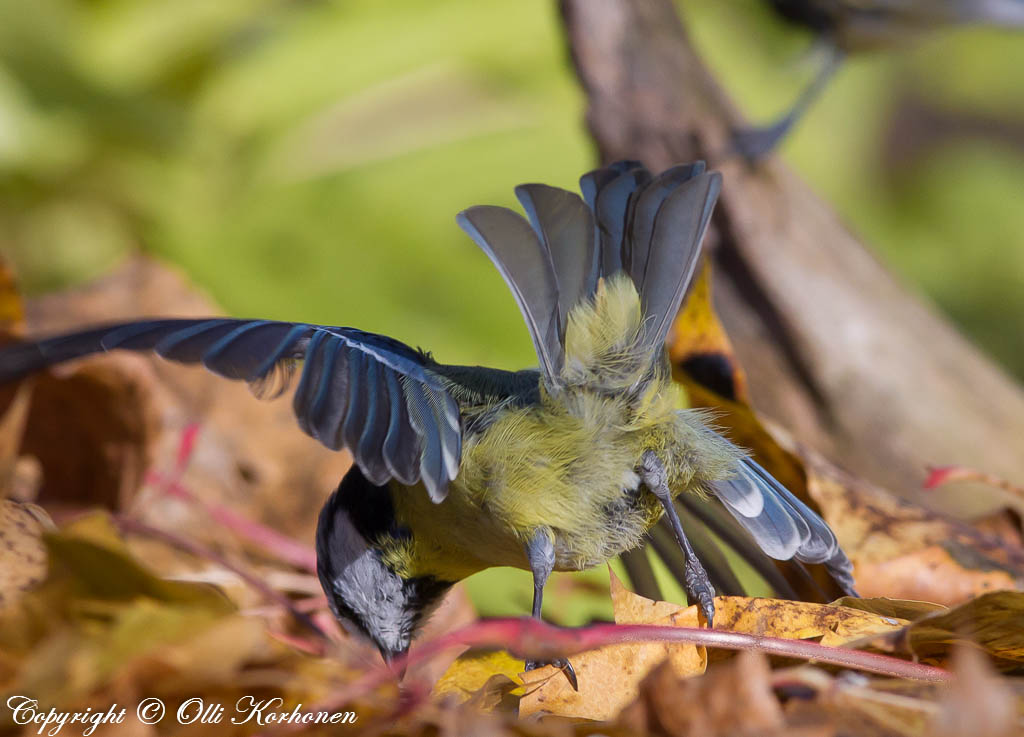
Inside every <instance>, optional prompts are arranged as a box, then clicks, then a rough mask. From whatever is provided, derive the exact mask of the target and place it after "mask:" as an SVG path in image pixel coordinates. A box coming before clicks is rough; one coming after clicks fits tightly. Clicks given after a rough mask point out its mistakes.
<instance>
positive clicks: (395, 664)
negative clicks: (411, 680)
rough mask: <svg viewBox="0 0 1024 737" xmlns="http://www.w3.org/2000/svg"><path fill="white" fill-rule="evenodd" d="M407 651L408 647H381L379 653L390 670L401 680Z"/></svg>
mask: <svg viewBox="0 0 1024 737" xmlns="http://www.w3.org/2000/svg"><path fill="white" fill-rule="evenodd" d="M408 652H409V648H405V649H404V650H387V649H384V648H381V651H380V654H381V657H383V658H384V662H385V663H387V664H388V667H389V668H391V670H392V672H393V673H394V674H395V675H396V676H398V680H399V681H401V680H402V679H403V678H405V669H406V665H405V656H406V654H407V653H408Z"/></svg>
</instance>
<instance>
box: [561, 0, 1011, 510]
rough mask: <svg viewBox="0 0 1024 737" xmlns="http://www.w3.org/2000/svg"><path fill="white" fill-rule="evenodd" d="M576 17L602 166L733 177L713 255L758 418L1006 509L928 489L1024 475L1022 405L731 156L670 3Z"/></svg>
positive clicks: (939, 500) (905, 293)
mask: <svg viewBox="0 0 1024 737" xmlns="http://www.w3.org/2000/svg"><path fill="white" fill-rule="evenodd" d="M562 14H563V18H564V22H565V27H566V32H567V35H568V39H569V45H570V49H571V54H572V58H573V62H574V63H575V66H576V70H577V73H578V75H579V77H580V80H581V81H582V84H583V87H584V89H585V90H586V92H587V95H588V97H589V110H588V114H587V120H588V123H589V126H590V129H591V132H592V134H593V137H594V139H595V141H596V143H597V147H598V150H599V152H600V155H601V158H602V159H603V160H605V161H610V160H614V159H621V158H634V159H636V158H638V159H641V160H643V161H644V162H645V163H646V164H647V165H648V166H649V167H650V168H651V169H652V170H658V169H663V168H665V167H667V166H670V165H672V164H675V163H679V162H682V161H689V160H693V159H705V160H707V161H708V162H709V163H710V164H711V165H712V166H714V167H715V168H718V169H719V170H721V171H722V173H723V175H724V177H725V183H724V187H723V191H722V196H721V200H720V202H719V205H718V208H717V210H716V213H715V216H714V220H713V224H712V230H711V232H710V233H709V236H708V241H707V245H708V246H709V248H710V252H711V254H712V258H713V261H714V266H715V305H716V308H717V309H718V311H719V315H720V316H721V318H722V320H723V322H724V323H725V327H726V329H727V331H728V333H729V335H730V337H731V338H732V339H733V342H734V344H735V347H736V351H737V353H738V355H739V358H740V360H741V362H742V364H743V366H744V367H745V368H746V370H747V373H748V376H749V381H750V394H751V399H752V403H753V405H754V407H755V408H756V409H757V410H758V411H759V412H760V413H761V414H762V415H763V416H765V417H767V418H769V419H771V420H772V421H774V422H777V423H779V424H781V425H783V426H784V427H785V428H786V429H787V430H788V431H789V432H791V433H792V434H793V435H794V436H795V437H796V438H797V439H798V440H799V441H801V442H802V443H806V444H807V445H810V446H811V447H814V448H816V449H818V450H820V451H821V452H823V453H824V454H825V455H826V456H828V457H830V458H831V459H832V460H834V461H835V462H837V463H838V464H839V465H841V466H844V467H846V468H847V469H849V470H851V471H853V472H855V473H856V474H858V475H860V476H862V477H864V478H866V479H868V480H871V481H873V482H875V483H877V484H880V485H882V486H885V487H887V488H888V489H890V490H892V491H893V492H894V493H896V494H899V495H900V496H902V497H904V498H907V499H911V500H914V501H918V502H923V503H926V504H927V505H929V506H932V507H934V508H938V509H940V510H943V511H947V512H951V513H954V514H958V515H960V516H969V515H975V514H981V513H984V512H986V511H989V510H991V509H992V508H994V507H995V506H997V505H998V504H1000V503H1005V498H1003V497H1000V496H998V493H997V492H995V491H993V490H992V489H990V488H987V487H977V488H971V489H968V488H967V487H966V486H963V485H957V486H954V487H950V488H949V489H941V490H939V491H937V492H931V493H930V494H928V495H927V496H926V495H925V494H924V493H923V492H922V491H921V483H922V481H923V479H924V478H925V467H926V466H927V465H946V464H963V465H968V466H973V467H977V468H980V469H984V470H986V471H989V472H991V473H994V474H997V475H1001V476H1004V477H1006V478H1009V479H1012V480H1017V481H1021V480H1024V452H1022V450H1024V448H1022V445H1024V393H1022V392H1021V390H1020V388H1019V387H1018V386H1017V385H1016V384H1015V383H1014V382H1013V381H1012V380H1011V379H1010V378H1009V377H1008V376H1007V375H1006V374H1005V373H1004V372H1002V371H1001V370H1000V369H999V368H998V367H997V366H995V365H994V364H993V363H992V362H991V361H990V360H989V359H987V358H986V357H985V356H983V355H981V354H980V353H979V352H978V351H977V350H976V349H975V348H974V347H973V346H971V345H970V344H969V343H968V342H967V341H966V340H965V339H964V338H963V337H961V336H960V335H959V334H958V333H957V332H956V331H955V330H954V329H953V328H952V327H951V326H950V324H949V323H948V322H947V321H946V320H945V319H944V318H943V317H941V316H940V315H939V314H938V313H937V312H936V311H935V309H934V308H933V307H931V306H930V305H928V304H926V303H925V302H924V301H923V300H922V299H921V297H920V296H919V295H917V294H915V293H913V292H912V291H911V290H909V289H908V288H907V286H906V285H904V284H901V283H900V282H899V281H898V280H896V279H895V278H894V277H893V276H892V275H891V274H889V273H888V272H887V271H886V270H885V269H884V268H883V267H882V265H881V264H880V263H879V262H878V261H877V260H876V259H875V257H874V256H873V255H872V254H871V252H870V251H869V250H868V249H867V248H866V247H865V246H864V245H863V244H862V243H861V242H859V241H858V239H857V238H856V237H855V236H854V235H852V234H851V233H850V232H849V230H847V228H846V227H845V226H844V225H843V224H842V223H841V222H840V221H839V219H838V218H837V216H836V214H835V213H834V212H833V211H832V209H831V208H830V207H829V206H828V205H827V204H826V203H825V202H823V201H822V200H821V199H820V198H819V197H818V196H816V195H815V194H814V193H813V192H812V191H811V190H810V189H809V188H808V187H807V186H806V185H805V184H804V183H803V182H802V181H801V180H800V179H799V178H798V177H797V176H795V175H794V174H793V172H792V171H791V170H790V169H789V168H788V167H786V166H785V165H784V164H782V162H781V161H779V160H777V159H774V158H772V159H770V160H768V161H765V162H764V163H762V164H759V165H758V166H757V167H753V168H752V167H750V166H747V165H746V164H744V163H742V162H740V161H738V160H736V159H731V160H730V159H727V158H726V157H724V156H723V155H722V154H723V153H724V152H725V151H726V150H727V148H728V141H729V135H730V130H731V129H732V128H733V126H736V125H738V124H740V123H741V122H742V121H741V119H740V117H739V115H738V113H737V111H736V109H735V107H734V106H733V105H732V104H731V102H730V101H729V100H728V98H727V97H726V95H725V94H724V92H723V91H722V89H721V88H720V87H719V86H718V84H717V83H716V82H715V80H714V79H713V78H712V77H711V75H710V73H709V72H708V71H707V69H706V68H705V66H704V65H703V63H702V62H701V60H700V59H699V58H698V56H697V55H696V52H695V51H694V49H693V46H692V45H691V44H690V42H689V39H688V38H687V35H686V32H685V30H684V28H683V25H682V23H681V21H680V19H679V18H678V16H677V14H676V10H675V7H674V6H673V4H672V2H670V0H562ZM966 245H968V244H965V246H966Z"/></svg>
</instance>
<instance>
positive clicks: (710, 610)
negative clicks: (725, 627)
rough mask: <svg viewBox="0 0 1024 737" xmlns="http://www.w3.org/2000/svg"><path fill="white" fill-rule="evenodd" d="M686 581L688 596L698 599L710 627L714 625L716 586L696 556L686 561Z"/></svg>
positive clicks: (691, 599) (691, 598)
mask: <svg viewBox="0 0 1024 737" xmlns="http://www.w3.org/2000/svg"><path fill="white" fill-rule="evenodd" d="M684 582H685V589H686V595H687V597H689V599H690V601H691V602H693V601H696V602H697V604H698V605H699V606H700V610H701V612H703V613H704V619H706V620H707V623H708V627H714V621H715V587H714V586H712V585H711V579H710V578H708V574H707V572H706V571H705V570H704V566H702V565H701V564H700V561H699V560H697V558H696V557H693V558H690V559H689V560H687V561H686V574H685V581H684Z"/></svg>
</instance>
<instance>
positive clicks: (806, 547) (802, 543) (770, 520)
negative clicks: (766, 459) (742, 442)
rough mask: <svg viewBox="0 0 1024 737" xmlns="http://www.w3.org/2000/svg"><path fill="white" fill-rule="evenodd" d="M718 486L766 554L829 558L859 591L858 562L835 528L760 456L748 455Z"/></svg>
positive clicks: (843, 581) (843, 580) (846, 585)
mask: <svg viewBox="0 0 1024 737" xmlns="http://www.w3.org/2000/svg"><path fill="white" fill-rule="evenodd" d="M712 490H713V491H714V494H715V496H717V497H718V499H719V500H721V502H722V504H724V505H725V508H726V509H728V510H729V512H730V513H731V514H732V516H733V518H734V519H735V520H736V521H737V522H738V523H739V524H740V526H741V527H742V528H743V529H745V530H746V531H747V532H748V533H749V534H750V535H751V537H753V538H754V541H755V542H756V543H757V545H758V547H760V548H761V550H763V551H764V552H765V554H767V555H769V556H771V557H772V558H775V559H776V560H790V559H791V558H796V559H797V560H798V561H801V562H804V563H823V564H825V566H826V567H827V568H828V570H829V572H830V573H831V574H832V577H833V578H834V579H835V580H836V582H837V583H839V585H840V586H841V587H842V588H843V589H845V590H847V591H849V592H852V591H853V567H852V565H851V564H850V561H849V559H848V558H847V557H846V554H845V553H844V552H843V550H842V548H840V547H839V542H838V541H837V540H836V536H835V534H834V533H833V532H832V530H831V528H830V527H829V526H828V524H827V523H826V522H825V521H824V520H823V519H822V518H821V517H819V516H818V514H817V513H816V512H815V511H814V510H812V509H811V508H810V507H808V506H807V505H806V504H804V503H803V502H802V501H800V500H799V499H797V498H796V497H795V496H794V495H793V494H792V493H791V492H790V491H789V490H788V489H787V488H786V487H784V486H783V485H782V484H780V483H779V482H778V481H776V480H775V478H774V477H773V476H772V475H771V474H770V473H768V472H767V471H766V470H764V468H762V467H761V466H760V464H758V463H757V462H756V461H754V460H753V459H751V458H743V459H742V460H740V461H739V462H738V463H737V467H736V476H735V477H733V478H731V479H727V480H725V481H716V482H714V483H713V484H712Z"/></svg>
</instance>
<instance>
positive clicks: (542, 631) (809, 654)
mask: <svg viewBox="0 0 1024 737" xmlns="http://www.w3.org/2000/svg"><path fill="white" fill-rule="evenodd" d="M629 642H679V643H688V644H691V645H697V646H703V647H714V648H722V649H725V650H757V651H760V652H763V653H768V654H770V655H781V656H784V657H788V658H797V659H800V660H808V661H812V662H818V663H827V664H829V665H836V666H841V667H844V668H850V669H852V670H860V671H866V672H868V673H877V674H879V675H885V676H892V677H895V678H907V679H911V680H916V681H931V682H935V683H943V682H946V681H949V680H950V679H951V678H952V674H951V673H950V672H949V671H946V670H944V669H942V668H936V667H934V666H930V665H921V664H920V663H911V662H908V661H906V660H900V659H899V658H893V657H890V656H888V655H879V654H876V653H868V652H863V651H860V650H849V649H846V648H839V647H829V646H828V645H821V644H819V643H816V642H809V641H806V640H788V639H784V638H780V637H765V636H763V635H751V634H747V633H745V632H729V631H726V630H715V629H702V628H697V627H664V626H660V625H649V624H625V625H623V624H594V625H590V626H588V627H580V628H565V627H555V626H554V625H550V624H546V623H544V622H541V621H538V620H536V619H533V618H531V617H521V618H515V619H511V618H510V619H491V620H483V621H480V622H475V623H473V624H471V625H468V626H467V627H464V628H462V629H460V630H456V631H455V632H451V633H449V634H447V635H444V636H442V637H439V638H437V639H436V640H432V641H430V642H426V643H424V644H422V645H418V646H417V647H416V648H415V649H414V650H412V651H411V652H410V653H408V654H407V655H405V656H404V657H402V658H398V659H396V660H395V661H394V662H393V663H392V665H391V667H390V668H388V667H387V666H381V667H379V668H376V669H374V670H372V671H370V672H369V673H367V674H366V675H365V676H363V677H362V678H360V679H359V680H357V681H355V682H354V683H352V684H349V685H348V686H347V687H346V688H343V689H341V690H340V691H338V692H337V693H335V694H333V695H332V696H331V697H330V698H329V699H327V700H325V701H324V702H322V703H320V704H317V705H314V706H312V707H310V708H309V710H308V711H310V712H319V711H325V712H333V711H338V710H340V709H342V708H343V707H344V706H345V705H346V704H348V703H349V702H351V701H353V700H355V699H358V698H360V697H363V696H365V695H366V694H368V693H370V692H371V691H372V690H373V689H375V688H377V687H378V686H380V685H382V684H384V683H386V682H388V681H390V680H392V679H394V678H395V673H401V672H403V671H404V669H405V668H407V667H408V666H410V665H413V664H415V663H419V662H421V661H423V660H427V659H429V658H431V657H433V656H434V655H436V654H437V653H439V652H441V651H443V650H446V649H448V648H452V647H457V646H463V647H464V646H467V645H468V646H469V647H472V648H482V649H502V650H507V651H508V652H510V653H512V654H514V655H518V656H519V657H532V658H547V657H551V656H553V655H555V656H560V655H573V654H576V653H580V652H583V651H585V650H593V649H595V648H599V647H605V646H606V645H621V644H624V643H629ZM301 729H302V725H300V724H292V725H285V726H283V727H281V728H280V729H279V730H273V731H272V732H271V733H270V734H279V733H285V732H294V731H298V730H301Z"/></svg>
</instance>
